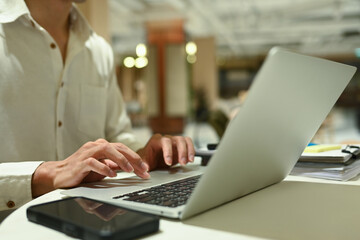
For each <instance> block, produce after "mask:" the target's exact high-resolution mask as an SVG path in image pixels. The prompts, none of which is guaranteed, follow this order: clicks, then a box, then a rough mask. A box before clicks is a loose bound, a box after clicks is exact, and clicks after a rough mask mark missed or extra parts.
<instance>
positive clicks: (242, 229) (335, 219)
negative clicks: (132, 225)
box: [0, 176, 360, 240]
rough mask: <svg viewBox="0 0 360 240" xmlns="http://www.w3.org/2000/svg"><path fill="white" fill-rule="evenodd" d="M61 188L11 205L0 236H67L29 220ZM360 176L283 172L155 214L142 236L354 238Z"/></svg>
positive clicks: (358, 227)
mask: <svg viewBox="0 0 360 240" xmlns="http://www.w3.org/2000/svg"><path fill="white" fill-rule="evenodd" d="M60 192H61V190H55V191H53V192H50V193H48V194H45V195H43V196H41V197H39V198H37V199H35V200H33V201H31V202H29V203H27V204H26V205H24V206H22V207H20V208H19V209H17V210H16V211H15V212H14V213H12V214H11V215H10V216H9V217H8V218H7V219H5V220H4V221H3V223H2V224H1V225H0V236H1V239H8V240H11V239H37V240H38V239H46V240H48V239H57V240H61V239H64V240H65V239H73V238H70V237H68V236H66V235H64V234H62V233H60V232H57V231H54V230H51V229H48V228H46V227H43V226H40V225H37V224H34V223H31V222H29V221H28V220H27V218H26V208H27V207H29V206H30V205H34V204H38V203H43V202H47V201H52V200H56V199H60V198H62V197H63V195H62V194H60ZM359 219H360V179H359V178H357V179H355V180H351V181H348V182H337V181H327V180H319V179H312V178H305V177H295V176H288V177H287V178H286V179H285V180H284V181H283V182H281V183H278V184H275V185H273V186H270V187H267V188H265V189H263V190H261V191H258V192H255V193H253V194H250V195H248V196H245V197H243V198H240V199H237V200H235V201H232V202H230V203H228V204H225V205H223V206H220V207H217V208H215V209H213V210H210V211H207V212H205V213H203V214H200V215H197V216H195V217H193V218H190V219H188V220H185V221H177V220H169V219H161V221H160V231H159V232H158V233H156V234H153V235H151V236H148V237H147V239H204V238H206V239H359V236H360V222H358V221H359Z"/></svg>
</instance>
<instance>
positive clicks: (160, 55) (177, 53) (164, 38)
mask: <svg viewBox="0 0 360 240" xmlns="http://www.w3.org/2000/svg"><path fill="white" fill-rule="evenodd" d="M183 25H184V22H183V20H168V21H161V22H149V23H147V24H146V29H147V41H148V45H149V52H148V53H149V54H148V58H149V65H148V66H147V68H146V72H145V74H144V77H145V79H146V83H147V90H148V115H149V126H150V128H151V129H152V131H153V132H154V133H162V134H181V133H182V132H183V130H184V125H185V117H186V114H187V108H188V101H187V97H188V83H187V74H186V54H185V49H184V42H185V33H184V27H183Z"/></svg>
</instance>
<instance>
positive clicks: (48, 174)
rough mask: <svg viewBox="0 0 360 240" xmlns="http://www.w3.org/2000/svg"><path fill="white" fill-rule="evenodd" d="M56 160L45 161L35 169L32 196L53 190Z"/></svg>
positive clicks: (32, 180)
mask: <svg viewBox="0 0 360 240" xmlns="http://www.w3.org/2000/svg"><path fill="white" fill-rule="evenodd" d="M55 165H56V162H44V163H42V164H40V165H39V167H38V168H37V169H36V170H35V172H34V173H33V175H32V179H31V191H32V197H33V198H36V197H39V196H41V195H43V194H45V193H48V192H51V191H52V190H54V189H55V187H54V177H55V174H54V171H53V169H54V166H55Z"/></svg>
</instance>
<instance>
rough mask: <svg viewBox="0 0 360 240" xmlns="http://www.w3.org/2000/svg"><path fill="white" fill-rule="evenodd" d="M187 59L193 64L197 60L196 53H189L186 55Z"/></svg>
mask: <svg viewBox="0 0 360 240" xmlns="http://www.w3.org/2000/svg"><path fill="white" fill-rule="evenodd" d="M186 60H187V61H188V63H190V64H193V63H195V62H196V56H195V55H188V56H187V57H186Z"/></svg>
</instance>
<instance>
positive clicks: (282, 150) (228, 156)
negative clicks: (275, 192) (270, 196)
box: [62, 47, 356, 219]
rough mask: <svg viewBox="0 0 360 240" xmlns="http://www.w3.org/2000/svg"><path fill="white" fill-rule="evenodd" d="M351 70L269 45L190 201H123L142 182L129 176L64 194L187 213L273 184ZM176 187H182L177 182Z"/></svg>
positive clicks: (314, 128)
mask: <svg viewBox="0 0 360 240" xmlns="http://www.w3.org/2000/svg"><path fill="white" fill-rule="evenodd" d="M355 71H356V68H355V67H352V66H347V65H344V64H340V63H336V62H331V61H328V60H324V59H320V58H315V57H311V56H306V55H302V54H298V53H294V52H291V51H288V50H286V49H282V48H278V47H275V48H272V49H271V50H270V51H269V53H268V56H267V57H266V59H265V61H264V63H263V65H262V67H261V69H260V70H259V72H258V74H257V75H256V77H255V79H254V82H253V84H252V85H251V88H250V90H249V94H248V96H247V98H246V101H245V102H244V104H243V105H242V107H241V109H240V110H239V113H238V114H237V115H236V117H235V118H234V119H233V120H232V121H231V122H230V123H229V125H228V127H227V129H226V131H225V134H224V135H223V137H222V139H221V142H220V143H219V145H218V147H217V150H216V152H215V153H214V155H213V156H212V157H211V159H210V161H209V164H208V165H207V167H205V170H204V171H203V173H202V176H201V177H200V178H199V180H198V182H197V184H195V186H194V187H192V192H191V194H189V195H188V199H187V200H185V201H183V202H184V205H181V206H177V207H174V206H170V205H168V206H158V205H155V204H154V203H152V204H147V203H143V202H136V201H129V200H128V199H129V198H131V196H130V195H129V196H125V197H124V196H123V195H124V194H123V190H122V187H125V188H126V189H127V193H131V192H132V189H131V187H129V186H131V185H132V184H134V185H138V183H139V182H141V181H146V180H140V179H138V180H136V179H135V178H132V179H131V180H123V182H121V181H122V180H119V182H118V186H115V187H114V186H108V189H106V190H108V191H104V186H101V188H102V191H98V190H99V189H96V187H89V188H84V187H82V188H74V189H70V190H66V191H63V192H62V193H63V194H65V195H69V196H79V195H81V196H85V197H90V198H95V199H97V200H102V201H105V202H109V203H112V204H116V205H120V206H123V207H126V208H130V209H135V210H137V211H143V212H147V213H152V214H156V215H161V216H165V217H169V218H178V219H186V218H189V217H192V216H194V215H196V214H199V213H201V212H204V211H207V210H209V209H211V208H214V207H217V206H219V205H222V204H225V203H227V202H230V201H232V200H234V199H237V198H240V197H243V196H246V195H247V194H250V193H252V192H254V191H258V190H260V189H262V188H265V187H267V186H270V185H272V184H275V183H278V182H280V181H282V180H283V179H284V178H285V177H286V176H287V175H288V174H289V172H290V171H291V169H292V168H293V167H294V165H295V163H296V162H297V160H298V159H299V157H300V155H301V153H302V152H303V150H304V149H305V147H306V146H307V144H308V143H309V142H310V140H311V139H312V137H313V136H314V134H315V133H316V131H317V130H318V128H319V127H320V125H321V123H322V122H323V121H324V119H325V117H326V116H327V114H328V113H329V112H330V110H331V109H332V107H333V105H334V104H335V102H336V101H337V99H338V98H339V96H340V94H341V93H342V92H343V90H344V88H345V87H346V85H347V84H348V83H349V81H350V80H351V78H352V76H353V75H354V73H355ZM175 175H176V174H173V176H175ZM162 177H164V176H163V175H162V176H160V177H159V175H158V174H157V173H156V171H155V172H154V173H152V181H153V182H157V184H156V185H158V186H159V185H161V184H164V183H165V182H171V180H170V178H171V177H172V176H171V174H170V175H168V176H167V177H164V179H163V181H162V180H161V178H162ZM158 179H160V180H159V181H157V180H158ZM182 180H184V179H182ZM196 181H197V180H196ZM147 187H152V186H147ZM105 188H106V187H105ZM134 188H136V189H137V192H138V193H133V195H132V196H136V194H137V195H138V196H140V195H142V194H149V192H150V190H146V191H144V192H143V193H141V191H142V190H141V189H140V190H139V188H138V186H137V187H134ZM177 189H178V190H179V191H180V189H179V187H178V188H177ZM119 193H121V194H119ZM170 195H171V194H170ZM138 199H140V198H138Z"/></svg>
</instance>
